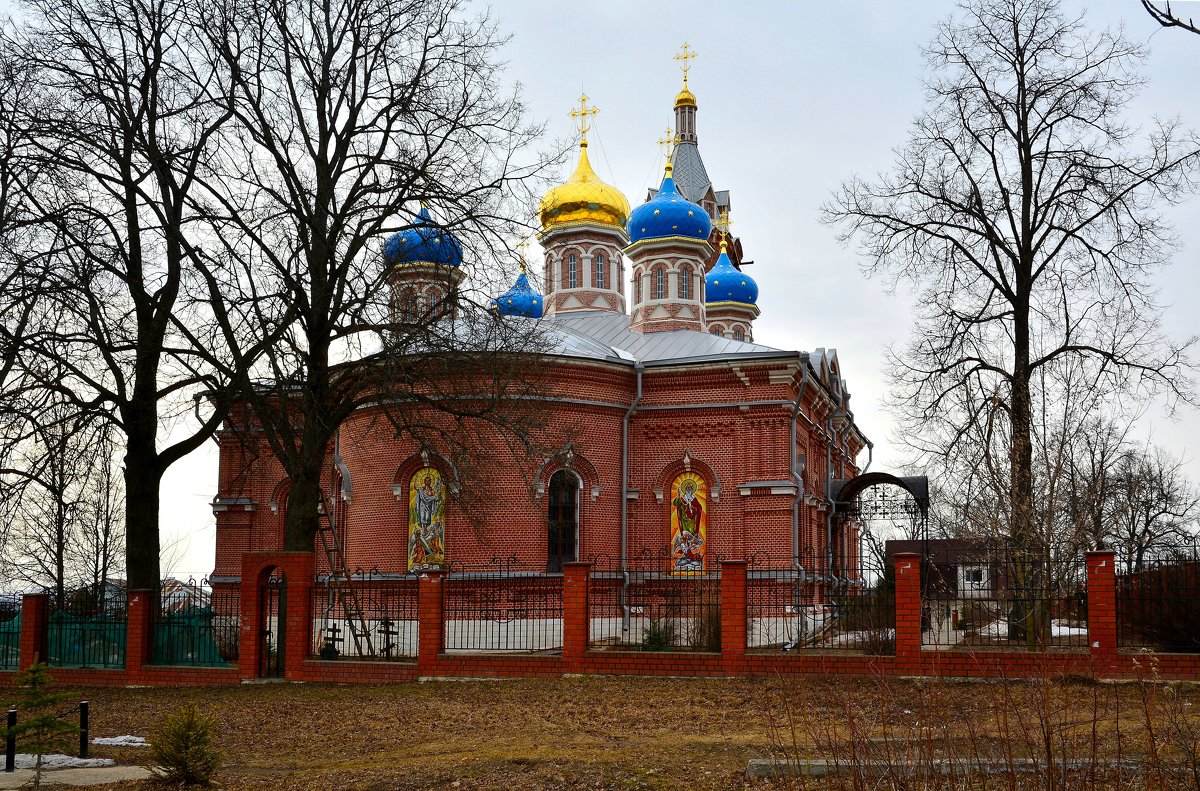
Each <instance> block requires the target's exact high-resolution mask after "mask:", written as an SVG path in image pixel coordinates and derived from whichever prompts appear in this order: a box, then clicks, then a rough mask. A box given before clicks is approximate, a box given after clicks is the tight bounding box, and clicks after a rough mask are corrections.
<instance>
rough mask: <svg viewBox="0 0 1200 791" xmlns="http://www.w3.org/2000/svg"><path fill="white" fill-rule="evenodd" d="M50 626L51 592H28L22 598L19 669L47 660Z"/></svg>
mask: <svg viewBox="0 0 1200 791" xmlns="http://www.w3.org/2000/svg"><path fill="white" fill-rule="evenodd" d="M49 628H50V594H49V593H26V594H25V596H24V598H23V599H22V600H21V655H20V660H19V666H18V668H17V669H18V670H24V669H26V668H27V667H29V666H30V665H32V664H33V663H34V662H45V661H46V658H47V657H46V633H47V632H48V631H49Z"/></svg>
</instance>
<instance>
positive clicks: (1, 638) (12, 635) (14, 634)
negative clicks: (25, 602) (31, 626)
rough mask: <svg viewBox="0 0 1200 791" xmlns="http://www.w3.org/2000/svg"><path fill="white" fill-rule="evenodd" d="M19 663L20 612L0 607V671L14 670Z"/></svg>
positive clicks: (17, 609)
mask: <svg viewBox="0 0 1200 791" xmlns="http://www.w3.org/2000/svg"><path fill="white" fill-rule="evenodd" d="M20 663H21V610H20V608H19V607H18V606H15V605H14V606H0V670H16V669H18V667H19V666H20Z"/></svg>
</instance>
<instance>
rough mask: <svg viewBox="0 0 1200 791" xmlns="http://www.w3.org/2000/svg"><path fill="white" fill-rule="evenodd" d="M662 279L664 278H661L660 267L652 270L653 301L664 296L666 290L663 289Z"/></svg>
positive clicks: (661, 271) (661, 269)
mask: <svg viewBox="0 0 1200 791" xmlns="http://www.w3.org/2000/svg"><path fill="white" fill-rule="evenodd" d="M664 279H665V278H664V277H663V268H662V267H661V266H660V267H659V268H658V269H655V270H654V298H655V299H663V297H664V296H666V289H665V287H664V283H663V281H664Z"/></svg>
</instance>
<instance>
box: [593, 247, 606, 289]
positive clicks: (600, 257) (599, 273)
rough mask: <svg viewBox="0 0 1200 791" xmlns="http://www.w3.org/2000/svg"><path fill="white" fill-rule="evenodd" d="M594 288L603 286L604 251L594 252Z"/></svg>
mask: <svg viewBox="0 0 1200 791" xmlns="http://www.w3.org/2000/svg"><path fill="white" fill-rule="evenodd" d="M593 269H595V270H596V288H604V253H596V263H595V266H594V267H593Z"/></svg>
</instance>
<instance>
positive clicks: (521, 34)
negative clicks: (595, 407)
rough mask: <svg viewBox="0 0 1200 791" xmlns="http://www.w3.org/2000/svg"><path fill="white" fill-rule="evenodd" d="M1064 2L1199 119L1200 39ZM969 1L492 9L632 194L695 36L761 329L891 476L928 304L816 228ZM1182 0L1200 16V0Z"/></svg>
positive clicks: (668, 118) (206, 541)
mask: <svg viewBox="0 0 1200 791" xmlns="http://www.w3.org/2000/svg"><path fill="white" fill-rule="evenodd" d="M6 2H7V0H0V8H2V7H3V6H4V5H5V4H6ZM481 7H482V6H481ZM1065 7H1066V8H1067V9H1068V10H1069V11H1078V10H1082V9H1084V8H1086V10H1087V13H1088V18H1089V20H1090V23H1091V24H1092V25H1095V26H1119V25H1123V26H1124V27H1125V30H1126V33H1127V35H1128V36H1129V37H1130V38H1131V39H1133V40H1135V41H1138V42H1145V43H1146V44H1147V45H1148V47H1149V50H1150V55H1149V58H1148V60H1147V62H1146V63H1145V66H1144V74H1145V75H1146V77H1147V78H1148V80H1149V84H1148V85H1147V87H1146V89H1145V90H1144V91H1143V93H1142V95H1141V97H1140V98H1139V99H1138V101H1137V102H1136V103H1135V104H1134V105H1133V106H1132V107H1131V108H1130V111H1129V116H1128V117H1129V119H1130V120H1131V121H1132V122H1133V123H1134V124H1143V123H1147V122H1148V121H1149V120H1150V119H1151V118H1152V117H1153V116H1155V115H1159V116H1181V117H1182V118H1183V119H1184V121H1185V122H1186V123H1187V124H1188V125H1189V126H1193V127H1200V85H1198V82H1200V80H1198V77H1200V36H1196V35H1191V34H1188V33H1184V32H1180V31H1171V30H1160V29H1159V28H1158V27H1157V25H1156V24H1155V23H1154V22H1153V20H1151V19H1150V18H1149V17H1148V16H1146V15H1145V13H1144V12H1143V11H1142V10H1141V6H1140V4H1139V3H1138V1H1137V0H1097V1H1096V2H1088V3H1080V2H1077V1H1076V0H1065ZM952 8H953V4H952V3H950V2H942V1H938V2H932V1H923V0H906V1H905V2H897V0H888V1H886V2H885V1H883V0H860V2H856V3H848V2H833V3H816V2H795V0H791V2H742V3H730V2H707V1H705V0H691V1H690V2H686V3H677V2H662V1H660V2H646V0H642V1H641V2H627V1H625V0H620V1H617V0H609V2H597V3H586V4H574V3H573V4H570V5H567V4H564V3H545V2H534V1H533V0H506V1H505V2H503V3H499V4H495V5H493V6H492V11H493V14H494V15H495V17H496V18H497V20H498V21H499V23H500V25H501V27H502V28H503V29H505V30H507V31H509V32H510V33H511V34H512V36H513V38H512V42H511V44H510V45H509V46H508V47H507V48H506V51H505V57H506V59H507V60H508V62H509V68H508V73H509V76H510V78H511V79H512V80H513V81H518V82H520V83H522V84H523V86H524V94H525V97H526V100H527V103H528V105H529V107H530V109H531V111H532V113H533V114H534V116H535V117H537V118H540V119H545V120H547V121H548V122H549V134H550V135H551V136H552V137H563V138H565V137H567V136H568V135H570V133H571V126H570V122H569V119H568V118H567V115H566V113H567V112H568V111H569V110H570V108H571V107H572V105H573V104H574V103H575V101H576V99H577V97H578V96H579V93H580V90H581V89H582V90H586V92H587V93H588V95H589V96H590V97H591V98H592V100H593V101H594V103H595V104H596V106H598V107H600V108H601V113H600V115H599V116H598V118H597V123H596V126H595V129H594V131H593V132H592V133H590V134H589V138H590V139H591V140H593V146H592V164H593V165H594V166H595V168H596V170H597V172H598V173H600V175H601V177H602V178H604V179H605V180H606V181H609V182H610V183H612V184H614V185H615V186H617V187H618V188H620V189H621V190H622V191H623V192H624V193H625V195H626V196H627V197H628V198H629V200H630V203H631V204H636V203H638V202H640V201H641V200H642V199H643V198H644V197H645V190H646V188H647V187H648V186H651V185H652V184H657V181H658V179H659V177H660V175H661V169H660V168H661V158H660V155H659V152H658V148H657V146H656V145H655V141H656V140H657V139H658V138H659V137H660V136H661V135H662V131H663V129H664V128H665V127H666V126H667V125H668V124H671V123H672V122H673V114H672V100H673V98H674V96H675V93H676V91H677V90H678V88H679V84H680V74H679V71H678V69H677V68H676V63H675V61H674V60H673V59H672V56H673V55H674V54H675V53H676V52H677V51H678V49H679V45H680V44H681V43H683V41H685V40H686V41H688V42H689V44H690V45H691V46H692V48H693V49H694V50H695V51H696V52H697V53H698V54H699V57H698V58H697V59H696V60H695V61H694V62H693V70H692V72H691V79H690V87H691V89H692V91H693V92H694V93H695V94H696V96H697V98H698V102H699V116H698V132H699V141H700V150H701V152H702V154H703V156H704V160H705V163H706V165H707V166H708V171H709V175H710V176H711V177H712V179H713V181H714V183H715V186H716V188H717V189H728V190H730V191H731V193H732V195H731V197H732V203H733V211H732V213H731V218H732V219H733V220H734V223H735V231H736V233H737V234H738V235H740V236H741V237H742V239H743V242H744V245H745V253H746V257H747V258H749V259H753V260H754V261H755V264H754V266H753V267H752V268H751V269H750V270H749V271H750V273H751V274H752V275H753V276H754V277H755V279H756V280H757V281H758V284H759V287H760V294H761V296H760V298H759V305H760V307H761V308H762V317H761V318H760V319H759V320H758V321H757V323H756V325H755V335H756V340H757V341H760V342H763V343H766V344H769V345H772V346H776V347H782V348H788V349H802V350H811V349H814V348H817V347H820V346H824V347H832V348H836V349H837V350H838V354H839V357H840V359H841V363H842V369H843V372H844V374H845V376H846V378H847V380H848V382H849V386H850V390H851V392H852V393H853V396H854V398H853V408H854V411H855V414H856V417H857V420H858V423H859V425H860V426H861V427H862V428H863V430H864V431H865V432H866V434H867V435H868V436H869V437H871V438H872V439H873V440H874V442H875V445H876V451H875V459H874V463H873V468H874V469H887V468H894V467H895V466H896V464H897V463H898V461H899V454H898V453H897V451H896V450H894V448H893V446H892V445H891V443H890V442H889V435H890V434H891V430H892V426H891V421H890V419H889V417H888V415H887V414H886V413H885V412H884V411H883V410H882V409H881V407H880V403H879V401H880V396H881V395H882V393H883V392H884V389H885V387H886V382H885V381H884V379H883V377H882V375H881V370H880V369H881V359H882V351H883V348H884V346H885V345H886V344H888V343H890V342H893V341H896V342H902V341H903V340H904V339H905V338H906V337H907V336H908V332H909V327H910V319H909V296H908V295H907V294H897V295H888V294H886V293H885V292H884V290H883V288H882V287H881V285H880V284H879V283H876V282H872V281H869V280H867V279H866V278H864V277H863V276H862V275H861V273H860V271H859V262H858V260H857V258H856V255H855V252H854V251H853V250H852V249H843V248H842V247H841V246H839V245H838V243H837V242H836V240H835V239H834V233H833V231H832V230H831V229H830V228H827V227H825V226H823V225H821V224H820V223H819V222H818V221H817V214H818V207H819V206H820V204H821V203H822V201H824V200H825V199H826V198H827V196H828V195H829V194H830V192H831V191H832V190H833V189H834V188H836V187H837V186H838V184H839V183H840V182H841V181H843V180H844V179H846V178H847V177H849V176H850V175H851V174H854V173H861V174H866V175H870V174H873V173H876V172H877V171H880V170H882V169H886V168H887V167H888V166H889V165H890V163H891V161H892V148H893V147H895V146H897V145H899V144H901V143H902V142H903V141H904V140H905V137H906V134H907V131H908V127H909V124H910V123H911V121H912V119H913V117H914V116H915V114H916V113H917V112H918V111H919V110H920V108H921V106H922V102H923V95H922V87H921V78H922V71H923V68H924V63H923V60H922V56H921V54H920V47H921V45H922V44H924V43H926V42H927V41H929V40H930V38H931V36H932V33H933V25H934V23H935V22H936V21H937V20H939V19H941V18H943V17H944V16H946V15H947V14H948V13H949V12H950V11H951V10H952ZM1177 8H1178V9H1180V10H1182V11H1183V12H1184V13H1189V12H1190V13H1192V15H1193V16H1197V17H1200V2H1186V1H1185V2H1178V4H1177ZM571 166H573V163H571V165H568V166H566V167H565V168H564V171H563V173H562V177H563V178H565V177H566V176H567V175H568V173H569V172H570V168H571ZM1170 216H1171V218H1172V219H1173V221H1174V222H1175V225H1176V228H1177V231H1178V233H1179V235H1180V237H1181V240H1182V242H1183V247H1182V249H1181V250H1180V251H1179V252H1178V254H1177V255H1176V257H1175V262H1174V264H1173V265H1172V266H1171V267H1170V268H1168V269H1167V270H1164V272H1163V273H1162V275H1161V279H1160V285H1161V289H1162V294H1163V298H1164V301H1166V302H1167V303H1172V304H1171V306H1170V307H1169V308H1168V310H1167V313H1166V326H1167V328H1168V330H1169V331H1170V332H1171V333H1172V334H1173V335H1175V336H1177V337H1181V336H1189V335H1193V334H1196V333H1200V318H1198V316H1197V303H1198V302H1200V272H1198V267H1197V257H1198V255H1200V199H1193V200H1192V201H1190V202H1189V203H1187V204H1186V205H1184V206H1182V207H1178V208H1177V209H1173V210H1172V211H1171V214H1170ZM1143 422H1144V427H1143V429H1144V431H1151V430H1152V431H1153V433H1154V436H1155V438H1156V439H1157V440H1158V441H1159V442H1160V443H1161V444H1163V445H1165V446H1166V447H1168V448H1170V449H1171V450H1172V451H1173V452H1175V453H1177V454H1178V453H1184V454H1186V455H1187V457H1188V459H1189V460H1190V462H1191V463H1190V465H1189V470H1190V474H1191V476H1192V478H1193V479H1200V461H1198V458H1200V415H1197V414H1196V412H1194V411H1191V412H1188V413H1186V414H1184V415H1182V416H1181V417H1180V419H1179V420H1178V421H1177V422H1169V421H1167V420H1166V419H1165V418H1164V417H1163V414H1162V411H1161V410H1160V409H1154V410H1151V411H1150V412H1149V413H1148V414H1147V416H1146V418H1145V419H1144V421H1143ZM212 448H213V446H211V445H209V446H208V447H207V448H206V450H205V451H204V452H201V453H197V454H195V455H194V456H193V457H191V458H189V459H186V460H185V461H184V462H183V463H181V464H179V465H177V466H176V467H175V468H174V469H173V470H171V471H170V472H169V473H168V475H167V480H166V491H164V497H163V507H164V514H163V524H164V529H165V532H166V534H167V537H168V539H170V538H173V537H175V536H181V537H183V540H184V542H185V547H184V548H183V551H182V552H181V557H180V558H179V559H178V560H177V562H176V563H175V564H174V566H175V570H176V571H184V572H187V571H190V572H196V573H204V572H206V571H208V570H210V569H211V568H212V563H213V519H212V514H211V511H210V509H209V506H208V502H209V501H210V500H211V498H212V496H213V493H214V491H215V486H216V475H217V469H216V457H215V454H214V453H213V452H212Z"/></svg>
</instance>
